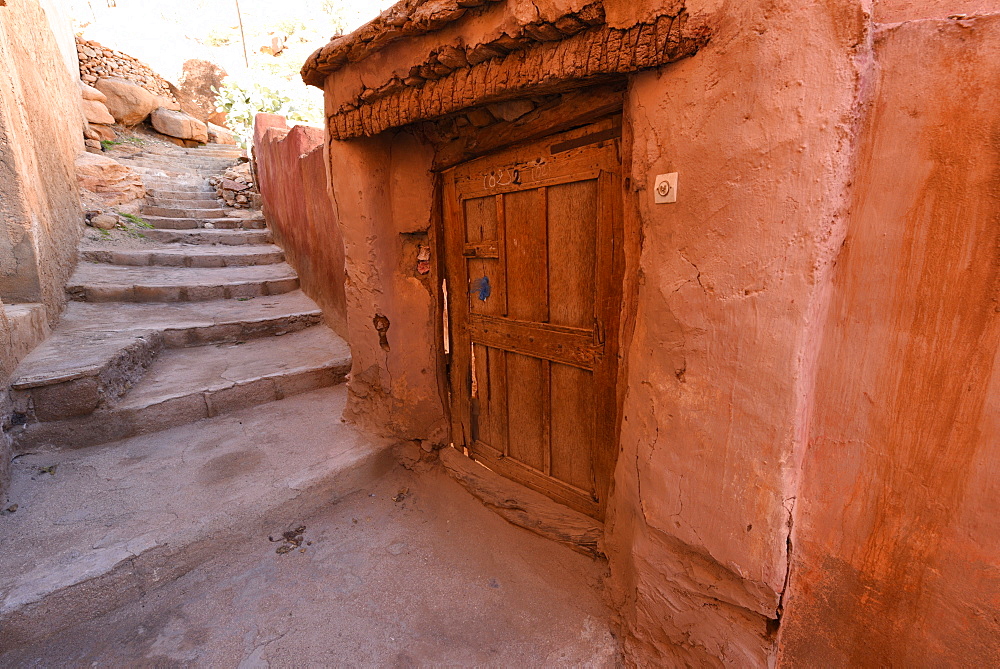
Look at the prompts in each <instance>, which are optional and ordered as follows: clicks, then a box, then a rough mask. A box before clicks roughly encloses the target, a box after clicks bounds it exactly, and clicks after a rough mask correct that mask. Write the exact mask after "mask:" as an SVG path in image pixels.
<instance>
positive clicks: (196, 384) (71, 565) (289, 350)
mask: <svg viewBox="0 0 1000 669" xmlns="http://www.w3.org/2000/svg"><path fill="white" fill-rule="evenodd" d="M239 156H240V152H239V150H238V149H236V148H235V147H224V146H212V145H209V146H207V147H203V148H199V149H187V150H185V149H180V148H159V149H150V150H149V151H147V152H145V153H143V154H140V155H135V156H133V157H131V158H128V159H122V160H121V162H123V163H126V164H129V165H131V166H132V167H133V168H134V169H136V170H137V171H138V172H140V174H142V177H143V180H144V181H145V183H146V186H147V190H148V192H149V196H148V197H147V200H146V204H145V206H144V209H143V218H144V219H145V220H146V221H147V222H148V223H150V224H152V225H153V228H152V229H150V230H143V234H144V235H145V237H146V239H144V240H141V241H137V242H136V243H135V244H129V245H125V246H120V247H116V246H112V245H108V244H105V243H103V242H99V241H84V242H83V243H82V245H81V249H80V252H81V257H80V263H79V266H78V269H77V270H76V272H75V274H74V275H73V276H72V277H71V279H70V281H69V284H68V286H67V292H68V295H69V296H70V298H71V302H70V304H69V306H68V308H67V309H66V311H65V314H64V316H63V318H62V320H61V321H60V323H59V324H58V325H57V326H56V327H55V329H54V330H53V331H52V334H51V336H50V337H49V338H48V339H47V340H45V341H44V342H43V343H42V344H40V345H39V346H38V347H37V348H35V349H34V351H32V352H31V353H30V354H29V355H28V356H27V357H25V358H24V360H23V361H22V362H21V364H20V366H19V367H18V369H17V371H16V373H15V375H14V379H13V382H12V384H11V388H10V393H11V398H12V400H13V405H14V407H15V413H14V416H13V420H12V421H11V422H12V423H13V424H14V427H13V428H12V429H11V430H10V432H9V436H10V437H11V439H12V441H13V443H14V449H15V452H16V453H18V454H19V455H18V456H16V458H15V463H14V466H13V480H12V483H11V491H10V494H9V499H8V500H7V501H6V502H5V503H4V504H3V509H7V511H4V514H3V516H2V517H0V647H3V646H5V645H6V646H7V647H11V646H12V645H16V644H19V643H26V642H29V641H31V640H37V639H39V638H43V637H44V636H45V635H47V634H51V633H52V632H54V631H57V630H58V629H61V628H63V627H66V626H67V625H70V624H76V623H77V622H79V621H80V620H81V619H88V618H89V617H93V616H96V615H99V614H101V613H103V612H106V611H109V610H111V609H113V608H115V607H117V606H120V605H121V604H122V603H123V601H125V600H126V599H127V598H129V597H132V598H134V597H135V596H136V593H140V592H146V591H147V590H149V589H151V588H153V587H156V586H158V585H159V584H160V583H164V582H167V581H169V580H171V579H172V578H175V577H176V575H177V574H183V573H185V572H186V571H187V570H188V569H191V568H193V566H195V565H197V564H198V563H200V562H201V561H202V560H204V559H207V557H208V556H209V555H210V554H211V552H210V551H209V550H208V548H207V547H208V546H211V545H213V543H217V542H218V541H221V538H222V537H240V536H244V535H246V534H247V533H250V532H258V531H259V532H264V531H265V530H264V529H262V528H261V525H262V523H266V522H277V520H276V519H282V518H284V519H286V520H287V514H291V515H292V516H294V515H296V514H301V513H305V512H306V511H308V509H310V508H317V507H318V506H320V505H323V504H328V503H329V502H330V501H332V500H334V499H336V498H337V496H339V495H342V494H345V493H346V492H348V491H350V490H352V489H354V488H356V487H357V486H358V485H360V484H361V483H360V482H361V481H362V480H363V479H364V476H361V475H360V474H358V472H368V474H365V475H366V476H367V475H369V474H370V473H371V472H372V471H374V470H375V469H378V468H379V467H381V466H383V464H384V463H383V460H384V458H383V457H382V454H383V453H384V452H385V448H384V446H385V445H384V444H379V443H375V442H372V441H371V440H369V439H366V438H365V437H363V436H362V435H359V434H358V433H356V432H354V431H353V430H351V428H349V427H348V426H345V425H342V424H341V422H340V412H341V410H342V407H343V403H344V399H345V395H346V391H345V389H344V386H343V381H344V379H345V376H346V375H347V373H348V372H349V370H350V366H351V357H350V351H349V348H348V346H347V344H346V343H345V342H344V341H343V340H342V339H341V338H340V337H339V336H337V334H336V333H334V332H333V331H332V330H330V329H329V328H328V327H327V326H325V325H324V324H323V323H322V314H321V312H320V310H319V308H318V307H317V306H316V304H315V303H314V302H313V301H312V300H311V299H309V298H308V297H307V296H306V295H304V294H303V293H302V291H301V290H299V282H298V277H297V276H296V274H295V272H294V270H293V269H292V268H291V267H290V266H289V265H288V264H287V263H286V262H285V261H284V253H283V252H282V250H281V249H280V248H279V247H277V246H275V245H274V244H272V239H271V233H270V231H269V230H268V229H267V228H266V225H265V222H264V219H263V217H262V216H261V215H260V214H259V213H255V212H250V213H249V215H247V212H246V211H243V212H234V211H233V210H227V209H225V208H223V207H221V206H219V204H218V202H217V200H216V197H215V192H214V190H213V189H212V188H211V187H210V186H209V185H208V183H207V181H206V177H207V176H209V175H212V174H217V173H219V172H221V171H222V170H224V169H225V168H226V167H228V166H229V165H232V164H233V163H234V162H235V161H236V160H237V159H238V158H239ZM234 213H235V214H237V215H236V216H233V215H232V214H234ZM268 403H277V404H275V405H272V406H273V408H269V409H268V411H267V412H266V413H262V412H261V411H260V410H253V408H254V407H260V406H261V405H264V404H268ZM198 421H200V422H198ZM143 435H145V436H143ZM102 444H103V445H105V446H101V445H102ZM95 447H96V448H95ZM379 463H383V464H379ZM55 466H57V467H58V469H56V468H55ZM49 468H52V469H51V470H50V469H49ZM40 472H41V474H40ZM220 486H221V487H220ZM10 502H14V503H16V504H18V507H17V509H16V510H15V511H13V512H11V511H9V507H8V504H9V503H10ZM282 522H284V521H282ZM289 522H290V521H289Z"/></svg>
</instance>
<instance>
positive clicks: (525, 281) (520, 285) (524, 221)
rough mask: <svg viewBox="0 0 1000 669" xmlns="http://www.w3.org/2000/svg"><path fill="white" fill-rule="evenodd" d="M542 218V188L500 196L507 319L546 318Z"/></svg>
mask: <svg viewBox="0 0 1000 669" xmlns="http://www.w3.org/2000/svg"><path fill="white" fill-rule="evenodd" d="M545 219H546V214H545V189H544V188H535V189H532V190H525V191H518V192H515V193H507V194H506V195H504V223H505V226H504V228H505V230H504V234H505V238H506V252H507V315H508V316H510V317H511V318H516V319H518V320H522V321H535V322H538V323H544V322H546V321H548V319H549V298H548V295H549V291H548V278H549V277H548V274H549V273H548V267H547V265H548V262H547V261H548V253H546V251H545V249H546V246H547V239H546V237H547V235H546V225H545ZM508 371H509V370H508ZM512 378H516V377H512Z"/></svg>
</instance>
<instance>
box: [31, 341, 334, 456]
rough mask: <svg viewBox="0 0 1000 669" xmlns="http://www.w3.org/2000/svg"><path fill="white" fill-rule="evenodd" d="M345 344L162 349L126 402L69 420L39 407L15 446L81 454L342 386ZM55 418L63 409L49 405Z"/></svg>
mask: <svg viewBox="0 0 1000 669" xmlns="http://www.w3.org/2000/svg"><path fill="white" fill-rule="evenodd" d="M350 369H351V355H350V350H349V349H348V347H347V344H346V342H344V340H343V339H341V338H340V337H338V336H337V335H336V334H335V333H334V332H333V331H332V330H330V329H329V328H328V327H326V326H325V325H315V326H312V327H308V328H306V329H304V330H300V331H298V332H292V333H289V334H286V335H283V336H281V337H265V338H260V339H253V340H250V341H247V342H236V343H228V344H215V345H211V346H196V347H191V348H181V349H170V350H166V351H163V352H162V353H160V355H158V356H156V357H155V359H153V360H152V361H151V363H150V364H149V365H148V366H147V368H146V369H145V374H143V375H142V377H141V379H139V380H137V381H136V382H135V383H134V384H133V385H132V386H131V389H130V390H128V392H127V393H125V394H124V396H120V397H118V398H115V399H113V400H109V401H106V402H104V403H102V404H101V405H99V406H97V407H95V408H93V409H91V410H90V411H88V412H86V413H82V412H78V413H76V414H75V415H73V416H68V417H67V418H66V419H56V418H52V419H51V420H43V419H42V415H41V414H40V413H39V411H38V408H36V409H35V413H34V416H37V417H38V418H34V417H33V416H29V418H28V420H29V421H32V420H34V421H36V422H28V423H27V425H26V426H25V427H24V429H23V431H21V432H20V433H18V434H16V435H12V436H13V442H14V448H15V449H17V450H18V451H26V450H28V449H61V448H82V447H84V446H94V445H97V444H104V443H107V442H109V441H117V440H118V439H125V438H128V437H134V436H136V435H138V434H148V433H150V432H158V431H159V430H165V429H168V428H171V427H176V426H178V425H184V424H185V423H190V422H193V421H196V420H201V419H202V418H210V417H212V416H217V415H219V414H223V413H228V412H230V411H236V410H239V409H243V408H246V407H251V406H257V405H258V404H265V403H267V402H273V401H275V400H280V399H282V398H284V397H290V396H292V395H295V394H298V393H302V392H307V391H310V390H315V389H317V388H325V387H327V386H331V385H335V384H338V383H341V382H342V381H343V380H344V378H345V376H346V375H347V373H348V372H349V371H350ZM49 406H50V409H51V410H50V411H47V412H43V414H44V416H53V415H54V412H55V411H57V410H58V409H57V408H55V407H56V404H55V403H50V405H49Z"/></svg>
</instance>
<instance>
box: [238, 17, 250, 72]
mask: <svg viewBox="0 0 1000 669" xmlns="http://www.w3.org/2000/svg"><path fill="white" fill-rule="evenodd" d="M236 16H237V17H238V18H239V20H240V39H241V40H243V60H244V61H245V62H246V64H247V69H249V68H250V58H249V56H247V36H246V34H245V33H244V32H243V12H241V11H240V0H236Z"/></svg>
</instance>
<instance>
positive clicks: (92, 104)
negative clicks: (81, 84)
mask: <svg viewBox="0 0 1000 669" xmlns="http://www.w3.org/2000/svg"><path fill="white" fill-rule="evenodd" d="M83 115H84V116H85V117H86V118H87V122H88V123H103V124H104V125H111V124H112V123H114V122H115V117H114V116H112V115H111V113H110V112H109V111H108V108H107V107H105V106H104V103H103V102H98V101H97V100H84V101H83Z"/></svg>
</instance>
